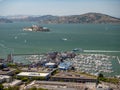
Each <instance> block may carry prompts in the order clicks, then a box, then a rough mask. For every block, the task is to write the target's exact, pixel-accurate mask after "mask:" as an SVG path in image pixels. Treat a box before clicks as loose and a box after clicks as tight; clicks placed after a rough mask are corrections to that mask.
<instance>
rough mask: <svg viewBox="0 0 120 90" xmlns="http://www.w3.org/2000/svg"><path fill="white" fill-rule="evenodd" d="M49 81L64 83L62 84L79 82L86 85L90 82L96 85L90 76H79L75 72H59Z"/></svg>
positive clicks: (95, 80)
mask: <svg viewBox="0 0 120 90" xmlns="http://www.w3.org/2000/svg"><path fill="white" fill-rule="evenodd" d="M50 80H51V81H64V82H79V83H86V82H92V83H96V82H97V78H95V77H92V76H86V75H81V74H78V73H75V72H66V71H63V72H60V73H58V74H56V75H54V76H52V77H51V79H50Z"/></svg>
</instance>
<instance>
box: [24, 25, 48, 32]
mask: <svg viewBox="0 0 120 90" xmlns="http://www.w3.org/2000/svg"><path fill="white" fill-rule="evenodd" d="M23 31H35V32H37V31H42V32H49V31H50V30H49V29H48V28H47V27H42V26H38V25H32V26H31V27H25V28H23Z"/></svg>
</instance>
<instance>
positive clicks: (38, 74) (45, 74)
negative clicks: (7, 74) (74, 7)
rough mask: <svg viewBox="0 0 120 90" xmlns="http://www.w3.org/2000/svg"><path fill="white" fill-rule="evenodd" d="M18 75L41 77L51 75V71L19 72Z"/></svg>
mask: <svg viewBox="0 0 120 90" xmlns="http://www.w3.org/2000/svg"><path fill="white" fill-rule="evenodd" d="M17 75H18V76H40V77H46V76H48V75H49V73H38V72H21V73H19V74H17Z"/></svg>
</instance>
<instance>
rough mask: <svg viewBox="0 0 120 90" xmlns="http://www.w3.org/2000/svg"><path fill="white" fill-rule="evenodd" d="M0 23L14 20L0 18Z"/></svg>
mask: <svg viewBox="0 0 120 90" xmlns="http://www.w3.org/2000/svg"><path fill="white" fill-rule="evenodd" d="M0 23H12V21H11V20H9V19H5V18H0Z"/></svg>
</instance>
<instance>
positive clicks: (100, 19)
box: [11, 13, 120, 24]
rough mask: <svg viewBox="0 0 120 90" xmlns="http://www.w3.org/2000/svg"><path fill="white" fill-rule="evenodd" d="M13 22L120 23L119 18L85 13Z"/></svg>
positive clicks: (38, 17) (30, 17) (30, 18)
mask: <svg viewBox="0 0 120 90" xmlns="http://www.w3.org/2000/svg"><path fill="white" fill-rule="evenodd" d="M11 20H13V21H29V22H31V21H32V22H33V21H34V22H39V23H47V24H56V23H67V24H70V23H96V24H97V23H120V18H115V17H112V16H109V15H106V14H101V13H86V14H82V15H70V16H52V15H45V16H37V17H35V16H34V17H33V16H28V17H26V18H14V19H11Z"/></svg>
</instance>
